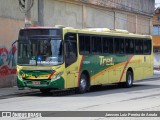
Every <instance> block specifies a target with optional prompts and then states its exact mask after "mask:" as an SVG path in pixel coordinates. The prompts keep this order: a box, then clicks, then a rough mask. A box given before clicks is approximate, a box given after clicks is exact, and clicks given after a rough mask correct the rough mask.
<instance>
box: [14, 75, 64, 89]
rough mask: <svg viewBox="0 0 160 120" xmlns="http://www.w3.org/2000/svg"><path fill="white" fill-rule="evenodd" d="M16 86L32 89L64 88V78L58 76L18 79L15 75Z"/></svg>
mask: <svg viewBox="0 0 160 120" xmlns="http://www.w3.org/2000/svg"><path fill="white" fill-rule="evenodd" d="M17 86H18V88H19V89H24V88H25V87H28V88H34V89H45V88H50V89H64V79H63V78H62V77H60V78H59V79H56V80H20V79H19V78H18V77H17Z"/></svg>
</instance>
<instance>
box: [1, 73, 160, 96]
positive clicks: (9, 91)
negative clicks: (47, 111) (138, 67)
mask: <svg viewBox="0 0 160 120" xmlns="http://www.w3.org/2000/svg"><path fill="white" fill-rule="evenodd" d="M156 78H160V71H158V70H154V76H153V77H151V78H149V79H156ZM37 91H39V90H37V89H30V88H26V89H24V90H18V87H17V86H14V87H9V88H0V97H1V96H8V95H18V94H24V93H33V92H37Z"/></svg>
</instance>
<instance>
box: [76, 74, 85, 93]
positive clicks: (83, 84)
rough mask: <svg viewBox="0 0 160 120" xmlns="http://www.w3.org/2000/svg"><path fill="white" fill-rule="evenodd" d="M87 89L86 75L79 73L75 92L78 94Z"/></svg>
mask: <svg viewBox="0 0 160 120" xmlns="http://www.w3.org/2000/svg"><path fill="white" fill-rule="evenodd" d="M86 91H87V77H86V75H85V74H81V77H80V81H79V87H78V88H77V89H76V92H77V93H79V94H82V93H85V92H86Z"/></svg>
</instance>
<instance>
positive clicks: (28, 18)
mask: <svg viewBox="0 0 160 120" xmlns="http://www.w3.org/2000/svg"><path fill="white" fill-rule="evenodd" d="M30 5H31V0H25V27H28V26H30V25H31V10H30Z"/></svg>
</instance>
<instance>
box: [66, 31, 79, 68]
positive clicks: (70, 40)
mask: <svg viewBox="0 0 160 120" xmlns="http://www.w3.org/2000/svg"><path fill="white" fill-rule="evenodd" d="M65 50H66V52H65V62H66V67H68V66H70V65H71V64H72V63H74V62H76V60H77V36H76V34H74V33H67V34H66V35H65Z"/></svg>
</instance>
